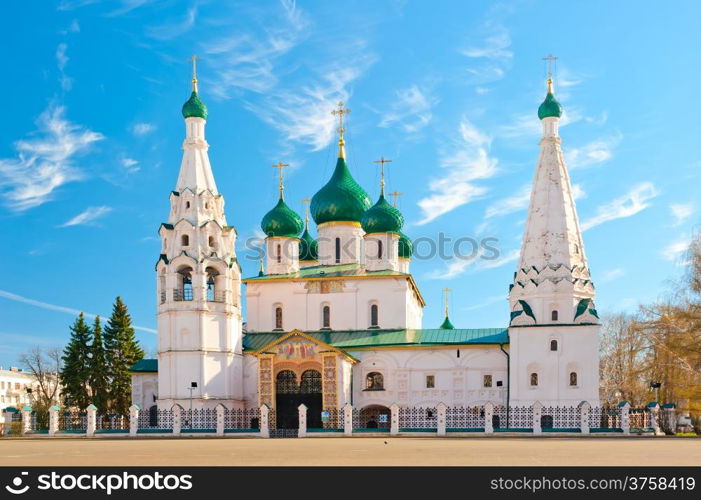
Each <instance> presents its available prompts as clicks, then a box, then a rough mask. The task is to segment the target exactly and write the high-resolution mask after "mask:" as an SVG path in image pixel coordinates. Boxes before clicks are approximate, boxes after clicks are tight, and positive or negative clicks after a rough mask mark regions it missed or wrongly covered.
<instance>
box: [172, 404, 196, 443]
mask: <svg viewBox="0 0 701 500" xmlns="http://www.w3.org/2000/svg"><path fill="white" fill-rule="evenodd" d="M170 411H171V413H172V414H173V436H179V435H180V432H181V431H182V428H183V418H182V417H183V407H182V406H180V405H179V404H174V405H173V407H172V408H171V409H170ZM190 418H192V417H190ZM190 427H192V424H190Z"/></svg>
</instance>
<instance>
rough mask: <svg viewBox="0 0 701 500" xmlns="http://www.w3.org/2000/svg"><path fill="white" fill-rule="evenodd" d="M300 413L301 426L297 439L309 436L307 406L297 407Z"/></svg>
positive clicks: (299, 426)
mask: <svg viewBox="0 0 701 500" xmlns="http://www.w3.org/2000/svg"><path fill="white" fill-rule="evenodd" d="M297 412H298V413H299V425H298V426H297V427H298V429H297V437H301V438H303V437H306V435H307V406H306V405H305V404H304V403H302V404H301V405H299V406H298V407H297Z"/></svg>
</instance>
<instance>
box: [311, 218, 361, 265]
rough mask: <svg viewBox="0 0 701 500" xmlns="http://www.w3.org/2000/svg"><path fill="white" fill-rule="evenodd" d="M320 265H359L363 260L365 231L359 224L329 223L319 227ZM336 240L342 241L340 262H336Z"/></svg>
mask: <svg viewBox="0 0 701 500" xmlns="http://www.w3.org/2000/svg"><path fill="white" fill-rule="evenodd" d="M317 234H318V238H317V241H318V243H319V264H321V265H322V266H333V265H336V264H359V263H361V262H362V259H363V245H362V243H363V234H365V233H364V232H363V229H362V228H361V227H360V224H358V223H351V222H348V223H343V222H327V223H325V224H319V226H317ZM336 238H339V239H340V240H341V253H340V261H338V262H337V261H336Z"/></svg>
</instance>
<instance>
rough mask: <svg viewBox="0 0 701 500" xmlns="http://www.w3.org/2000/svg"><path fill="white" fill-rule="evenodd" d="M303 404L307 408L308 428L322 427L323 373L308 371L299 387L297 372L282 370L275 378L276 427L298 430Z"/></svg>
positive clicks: (303, 375)
mask: <svg viewBox="0 0 701 500" xmlns="http://www.w3.org/2000/svg"><path fill="white" fill-rule="evenodd" d="M301 404H304V405H305V406H306V407H307V427H308V428H319V427H321V373H320V372H319V371H317V370H306V371H305V372H303V373H302V379H301V382H300V384H299V385H297V375H296V374H295V372H293V371H291V370H282V371H281V372H280V373H278V374H277V377H276V378H275V409H276V413H275V416H276V427H277V428H278V429H298V428H299V410H298V408H299V405H301Z"/></svg>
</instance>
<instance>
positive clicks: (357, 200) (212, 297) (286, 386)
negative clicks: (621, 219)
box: [132, 78, 599, 428]
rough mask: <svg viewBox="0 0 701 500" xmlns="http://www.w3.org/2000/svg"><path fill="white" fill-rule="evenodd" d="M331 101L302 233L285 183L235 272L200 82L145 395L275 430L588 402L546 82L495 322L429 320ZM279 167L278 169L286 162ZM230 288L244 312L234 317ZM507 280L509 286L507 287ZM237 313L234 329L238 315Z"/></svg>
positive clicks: (584, 281)
mask: <svg viewBox="0 0 701 500" xmlns="http://www.w3.org/2000/svg"><path fill="white" fill-rule="evenodd" d="M346 111H347V110H344V109H343V107H342V105H341V106H340V107H339V110H338V111H335V112H334V113H335V114H337V115H338V116H339V117H340V119H341V125H340V127H339V153H338V160H337V163H336V167H335V170H334V172H333V174H332V175H331V178H330V179H329V180H328V182H326V184H325V185H323V186H319V190H318V191H317V192H316V194H315V195H314V197H313V199H312V200H311V207H310V208H311V210H310V211H311V216H312V218H313V220H314V222H315V224H316V230H317V231H316V232H317V238H316V239H314V238H313V236H312V234H311V230H310V227H309V218H308V216H307V218H306V219H307V220H306V222H305V221H303V220H302V218H301V217H300V216H299V215H298V214H297V213H295V212H294V211H293V210H292V209H291V208H290V207H289V206H288V205H287V204H286V203H285V199H284V195H283V193H284V191H283V189H284V188H283V185H282V175H281V177H280V179H281V181H280V197H279V201H278V202H277V205H276V206H275V207H273V208H272V209H271V210H270V211H269V212H268V213H267V214H265V216H264V217H263V219H262V224H261V227H262V229H263V231H264V233H265V234H266V235H267V238H266V243H265V247H266V260H265V265H263V264H262V262H261V269H260V272H259V273H258V275H257V276H251V277H248V278H242V276H241V267H240V265H239V263H238V261H237V258H236V254H235V250H234V247H235V240H236V236H237V234H236V229H235V228H234V227H233V226H230V225H229V223H228V222H227V220H226V217H225V215H224V198H223V196H222V195H221V194H220V193H219V190H218V189H217V184H216V182H215V179H214V174H213V171H212V167H211V165H210V162H209V158H208V153H207V151H208V148H209V144H208V143H207V141H206V139H205V125H206V121H207V108H206V106H205V105H204V103H203V102H202V101H201V100H200V97H199V94H198V90H197V80H196V78H194V79H193V92H192V95H191V96H190V98H189V100H188V101H187V102H186V103H185V104H184V106H183V108H182V113H183V116H184V118H185V134H186V135H185V141H184V143H183V150H184V152H183V159H182V164H181V167H180V173H179V176H178V179H177V183H176V186H175V190H174V191H172V192H171V193H170V213H169V216H168V221H167V222H164V223H163V224H161V227H160V229H159V234H160V237H161V242H162V247H161V251H160V257H159V259H158V262H157V264H156V285H157V293H156V297H155V298H156V302H157V311H158V312H157V317H158V359H157V360H153V359H144V360H142V361H140V362H139V363H137V364H136V365H135V366H134V367H133V369H132V395H133V402H134V403H135V404H137V405H139V406H140V407H141V408H143V409H149V408H153V407H154V406H157V407H158V408H160V409H169V408H171V407H172V406H173V405H174V404H180V405H181V406H183V407H184V408H187V407H189V406H190V404H192V405H193V407H195V408H213V407H216V406H217V405H219V404H223V405H224V406H225V407H227V408H252V407H260V406H261V405H267V406H268V407H269V408H270V411H271V414H272V415H274V416H275V418H274V421H275V422H276V425H277V426H278V427H280V428H285V427H293V428H294V427H295V426H296V425H297V423H298V421H297V413H298V412H297V406H298V405H299V404H300V403H304V404H306V405H307V407H308V425H309V426H312V427H313V426H315V425H318V424H317V421H318V420H319V419H320V418H321V417H320V415H321V412H322V411H332V410H339V409H341V408H342V407H343V406H344V405H346V404H347V403H350V404H352V405H353V407H354V408H360V409H363V408H374V409H377V410H378V411H380V412H382V411H387V412H388V411H389V410H387V409H388V408H389V407H390V406H391V405H392V404H397V405H399V406H409V407H429V406H435V405H436V404H438V403H440V402H442V403H444V404H446V405H448V406H476V405H483V404H485V403H487V402H491V403H493V404H495V405H507V406H508V405H530V404H532V403H534V402H536V401H539V402H540V403H542V404H543V405H552V406H577V405H579V404H580V403H581V402H583V401H586V402H588V403H589V404H590V405H592V406H596V405H598V404H599V354H598V332H599V321H598V317H597V313H596V310H595V307H594V286H593V284H592V281H591V277H590V273H589V267H588V264H587V259H586V255H585V251H584V243H583V240H582V232H581V230H580V227H579V221H578V218H577V213H576V209H575V202H574V198H573V195H572V186H571V184H570V179H569V174H568V171H567V167H566V165H565V162H564V158H563V153H562V147H561V142H562V141H561V138H560V136H559V134H558V123H559V121H560V116H561V114H562V109H561V106H560V104H559V103H558V102H557V100H556V99H555V97H554V94H553V89H552V79H551V78H549V79H548V89H547V95H546V98H545V100H544V102H543V103H542V104H541V106H540V108H539V109H538V117H539V118H540V120H541V123H542V128H543V135H542V139H541V141H540V156H539V159H538V163H537V166H536V171H535V178H534V181H533V187H532V193H531V198H530V206H529V213H528V220H527V222H526V226H525V233H524V236H523V244H522V247H521V254H520V259H519V262H518V266H517V268H516V272H515V273H514V277H513V282H512V283H511V284H510V289H509V297H508V301H509V307H510V311H511V315H510V316H511V317H510V318H509V321H508V323H507V318H504V326H502V327H498V328H486V329H461V328H456V327H454V326H453V325H452V324H451V321H450V320H449V319H448V312H447V309H446V317H445V321H444V322H443V324H442V325H441V326H440V327H439V328H424V325H423V322H422V314H423V308H424V306H425V305H426V303H425V301H424V299H423V297H422V295H421V292H420V290H419V286H418V284H417V283H416V281H415V280H414V278H413V276H412V275H411V273H410V262H411V255H412V244H411V241H410V240H409V238H408V237H407V236H406V235H404V234H403V233H402V225H403V222H404V220H403V217H402V214H401V213H400V211H399V210H398V209H397V208H396V206H393V205H392V204H390V203H389V202H388V201H387V200H386V199H385V194H384V180H383V181H382V190H381V194H380V197H379V199H378V200H377V201H376V202H375V203H373V201H372V200H370V198H369V197H368V194H367V193H366V192H365V190H364V189H363V188H362V187H361V186H360V185H359V184H358V183H357V182H356V181H355V180H354V178H353V176H352V175H351V172H350V170H349V168H348V164H347V162H346V155H345V143H344V138H343V132H344V129H343V115H344V113H345V112H346ZM282 166H284V165H280V168H282ZM242 284H243V285H245V300H246V303H247V317H246V318H245V322H244V318H243V317H242V312H241V311H242V290H241V288H242ZM505 285H506V283H505ZM244 325H245V327H244Z"/></svg>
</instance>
